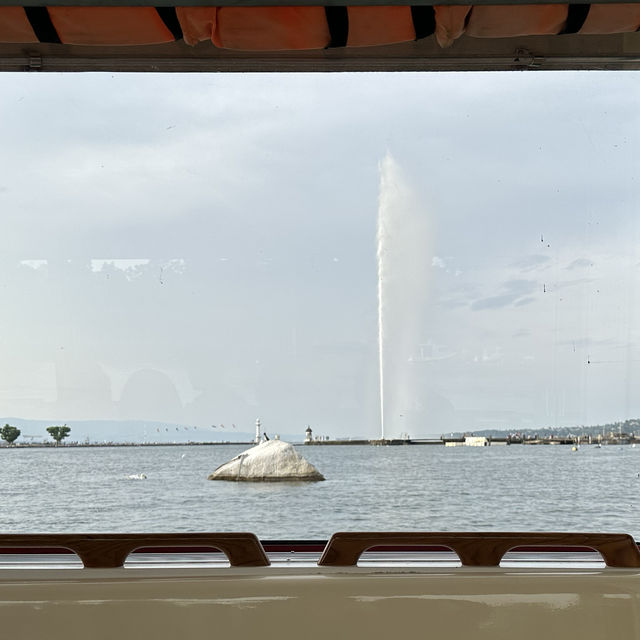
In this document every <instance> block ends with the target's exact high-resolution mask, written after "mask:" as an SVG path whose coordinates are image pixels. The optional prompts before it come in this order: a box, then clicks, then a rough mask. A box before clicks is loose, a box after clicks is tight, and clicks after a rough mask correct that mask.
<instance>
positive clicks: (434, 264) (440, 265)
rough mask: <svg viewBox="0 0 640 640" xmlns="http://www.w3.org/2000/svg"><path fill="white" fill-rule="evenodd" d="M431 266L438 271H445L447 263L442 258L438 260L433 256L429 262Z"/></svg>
mask: <svg viewBox="0 0 640 640" xmlns="http://www.w3.org/2000/svg"><path fill="white" fill-rule="evenodd" d="M431 266H432V267H437V268H438V269H446V268H447V263H446V262H445V261H444V260H443V259H442V258H439V257H438V256H433V258H432V260H431Z"/></svg>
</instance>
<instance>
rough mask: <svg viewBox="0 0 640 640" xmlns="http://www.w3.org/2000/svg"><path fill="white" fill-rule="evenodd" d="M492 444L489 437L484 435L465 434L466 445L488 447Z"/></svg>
mask: <svg viewBox="0 0 640 640" xmlns="http://www.w3.org/2000/svg"><path fill="white" fill-rule="evenodd" d="M490 444H491V442H490V441H489V438H485V437H484V436H465V438H464V446H465V447H488V446H489V445H490Z"/></svg>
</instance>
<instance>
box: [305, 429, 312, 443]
mask: <svg viewBox="0 0 640 640" xmlns="http://www.w3.org/2000/svg"><path fill="white" fill-rule="evenodd" d="M304 433H305V435H304V443H305V444H308V443H310V442H312V441H313V431H311V427H310V426H309V425H307V428H306V429H305V432H304Z"/></svg>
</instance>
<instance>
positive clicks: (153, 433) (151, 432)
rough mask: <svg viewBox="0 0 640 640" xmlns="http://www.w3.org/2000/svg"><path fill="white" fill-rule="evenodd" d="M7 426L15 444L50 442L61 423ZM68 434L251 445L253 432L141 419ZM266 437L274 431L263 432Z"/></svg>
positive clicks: (80, 423) (85, 438)
mask: <svg viewBox="0 0 640 640" xmlns="http://www.w3.org/2000/svg"><path fill="white" fill-rule="evenodd" d="M4 424H10V425H12V426H14V427H18V429H20V431H21V432H22V434H21V435H20V438H18V440H17V442H18V443H20V442H43V441H51V438H50V437H49V434H48V433H47V431H46V429H47V427H50V426H52V425H59V424H62V423H60V422H57V421H55V420H25V419H23V418H16V417H7V418H0V426H2V425H4ZM66 424H67V426H68V427H71V433H70V434H69V437H68V438H67V440H66V441H67V442H80V443H84V442H91V443H104V442H118V443H122V442H132V443H144V442H160V443H169V442H176V443H187V442H251V441H253V439H254V437H255V431H251V432H249V431H239V430H238V429H237V428H234V427H233V426H232V425H230V424H229V425H216V426H215V427H214V426H213V425H210V426H208V427H202V426H194V425H184V424H174V423H168V422H157V421H152V420H149V421H143V420H69V421H68V422H67V423H66ZM267 433H268V434H269V436H270V437H273V436H274V435H275V434H276V433H277V431H272V430H267ZM280 437H281V438H282V439H283V440H287V441H288V442H302V441H303V440H304V434H280Z"/></svg>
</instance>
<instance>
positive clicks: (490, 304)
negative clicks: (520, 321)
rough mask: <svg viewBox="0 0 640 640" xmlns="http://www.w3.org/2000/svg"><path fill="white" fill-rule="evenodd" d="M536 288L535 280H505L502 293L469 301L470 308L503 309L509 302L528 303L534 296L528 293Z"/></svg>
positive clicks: (478, 309) (519, 304)
mask: <svg viewBox="0 0 640 640" xmlns="http://www.w3.org/2000/svg"><path fill="white" fill-rule="evenodd" d="M537 288H538V283H537V282H536V281H535V280H523V279H520V280H507V281H506V282H503V283H502V289H503V290H504V293H502V294H500V295H497V296H489V297H486V298H480V299H479V300H475V301H474V302H472V303H471V310H472V311H482V310H484V309H503V308H504V307H508V306H509V305H511V304H515V305H516V306H522V305H525V304H529V303H530V302H533V301H534V298H532V297H530V296H529V294H531V293H533V292H534V291H536V289H537ZM523 296H527V297H523Z"/></svg>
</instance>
